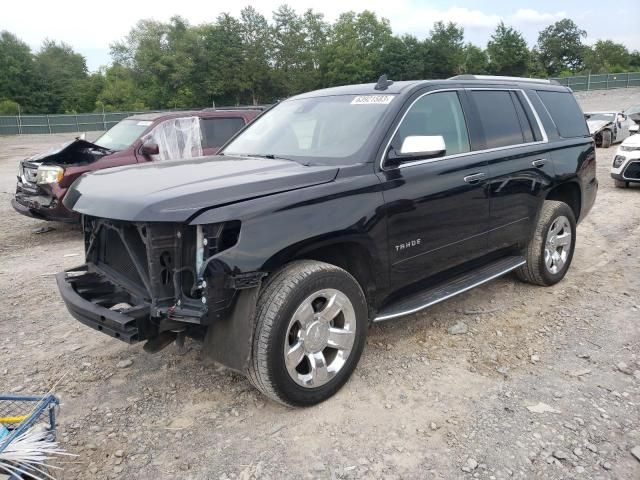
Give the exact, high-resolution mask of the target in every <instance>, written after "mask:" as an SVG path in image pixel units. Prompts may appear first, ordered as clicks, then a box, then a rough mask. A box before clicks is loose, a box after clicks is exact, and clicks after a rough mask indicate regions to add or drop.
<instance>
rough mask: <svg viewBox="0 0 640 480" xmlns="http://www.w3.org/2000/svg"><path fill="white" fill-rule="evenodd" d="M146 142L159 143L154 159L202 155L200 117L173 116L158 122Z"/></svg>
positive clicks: (145, 139) (187, 157)
mask: <svg viewBox="0 0 640 480" xmlns="http://www.w3.org/2000/svg"><path fill="white" fill-rule="evenodd" d="M143 141H144V142H153V143H155V144H157V145H158V150H159V152H160V153H158V155H153V157H152V160H154V161H165V160H185V159H189V158H196V157H201V156H202V136H201V132H200V119H199V118H198V117H184V118H171V119H169V120H165V121H164V122H162V123H160V124H158V125H157V126H156V127H155V128H154V129H153V130H151V132H149V134H148V135H145V138H144V139H143Z"/></svg>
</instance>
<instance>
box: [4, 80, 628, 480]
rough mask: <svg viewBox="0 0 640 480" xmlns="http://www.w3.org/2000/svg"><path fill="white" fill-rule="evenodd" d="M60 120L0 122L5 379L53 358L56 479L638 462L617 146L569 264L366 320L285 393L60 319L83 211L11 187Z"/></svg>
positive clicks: (516, 469) (348, 474)
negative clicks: (4, 125) (273, 393)
mask: <svg viewBox="0 0 640 480" xmlns="http://www.w3.org/2000/svg"><path fill="white" fill-rule="evenodd" d="M627 93H629V92H626V93H625V94H627ZM636 97H637V99H636V100H637V101H638V100H640V94H636ZM627 100H628V99H624V102H625V103H624V104H623V105H620V106H624V105H625V104H627V103H626V102H627ZM581 101H582V102H585V100H584V99H583V98H581ZM589 101H592V103H593V104H594V106H591V105H585V108H587V109H591V108H599V109H602V108H617V107H618V105H611V103H613V101H612V100H611V98H608V99H605V100H603V99H602V98H600V97H598V98H597V99H595V100H593V99H591V100H589ZM618 101H619V102H620V103H622V102H623V100H618ZM598 102H599V103H598ZM607 102H608V103H607ZM596 103H597V104H598V105H599V106H595V104H596ZM629 103H630V102H629ZM67 137H68V136H67ZM67 137H65V136H28V137H22V138H17V137H11V138H0V391H2V392H12V391H13V392H17V391H20V392H21V393H38V392H44V391H46V390H47V388H48V386H50V385H51V384H52V383H53V382H55V381H56V380H58V379H60V378H61V377H63V376H64V377H63V378H62V380H61V381H60V383H59V385H58V386H57V388H56V393H57V395H59V397H60V399H61V408H60V413H59V433H60V436H59V438H60V440H61V443H62V445H63V446H64V447H66V448H67V449H68V450H69V451H71V452H73V453H75V454H77V455H78V456H77V457H75V458H72V459H71V460H68V461H66V462H64V463H62V464H61V466H63V467H64V471H63V472H61V473H58V477H59V478H63V479H88V478H96V479H106V478H109V479H113V478H123V479H131V478H136V479H153V480H160V479H172V478H180V479H194V480H195V479H216V480H217V479H250V478H274V479H283V478H287V479H288V478H292V479H298V478H319V479H334V478H335V479H339V478H384V479H396V478H429V479H451V478H482V479H494V478H495V479H500V478H553V479H556V478H566V479H568V478H580V479H583V478H603V479H614V478H615V479H638V478H640V458H638V459H637V458H635V457H634V456H633V454H632V453H631V450H632V449H633V447H638V446H640V322H639V311H640V299H639V292H640V242H638V238H640V237H639V235H640V188H639V187H636V188H630V189H615V188H614V187H613V182H612V180H611V179H610V178H609V165H610V163H611V160H612V158H613V155H614V152H615V147H612V148H610V149H607V150H602V149H599V150H598V162H599V163H598V177H599V180H600V191H599V193H598V199H597V202H596V205H595V207H594V209H593V210H592V212H591V214H590V215H589V216H588V217H587V219H586V220H585V221H584V222H583V223H582V224H581V225H580V226H579V228H578V240H577V244H576V253H575V257H574V260H573V265H572V267H571V270H570V271H569V274H568V276H567V277H566V279H565V280H564V281H562V282H561V283H559V284H558V285H556V286H554V287H551V288H539V287H534V286H531V285H527V284H523V283H519V282H518V281H517V280H516V279H515V278H513V277H511V276H508V277H504V278H501V279H498V280H496V281H493V282H491V283H490V284H487V285H485V286H482V287H479V288H476V289H474V290H472V291H470V292H467V293H465V294H463V295H460V296H458V297H455V298H453V299H451V300H448V301H446V302H443V303H441V304H439V305H436V306H435V307H433V308H430V309H428V310H427V311H425V312H423V313H420V314H416V315H413V316H410V317H407V318H404V319H400V320H394V321H390V322H388V323H384V324H378V325H375V326H374V327H373V328H372V329H371V330H370V332H369V337H368V341H367V346H366V348H365V351H364V354H363V356H362V359H361V361H360V364H359V366H358V368H357V369H356V371H355V374H354V375H353V377H352V379H351V380H350V381H349V382H348V383H347V384H346V385H345V387H344V388H343V389H342V390H341V391H340V392H339V393H338V394H337V395H336V396H335V397H333V398H332V399H330V400H328V401H327V402H325V403H323V404H321V405H319V406H316V407H313V408H307V409H298V410H294V409H288V408H285V407H283V406H280V405H277V404H275V403H273V402H271V401H268V400H266V399H265V398H264V397H262V396H261V395H260V394H258V393H257V392H256V391H255V390H254V389H253V388H252V387H251V386H250V385H249V383H248V382H247V381H246V380H245V379H244V378H242V377H240V376H237V375H235V374H233V373H229V372H228V371H225V370H223V369H221V368H219V367H217V366H215V365H211V364H205V363H204V362H203V361H202V359H201V355H200V348H199V346H198V344H196V343H193V342H192V343H188V344H187V347H188V351H187V352H186V353H184V354H180V352H178V350H177V348H176V347H175V346H171V347H169V348H167V349H165V350H164V351H162V352H161V353H159V354H156V355H148V354H146V353H144V352H143V350H142V346H140V345H135V346H128V345H126V344H124V343H122V342H120V341H118V340H115V339H112V338H110V337H107V336H106V335H103V334H100V333H98V332H96V331H94V330H91V329H89V328H87V327H84V326H82V325H81V324H79V323H78V322H77V321H75V320H73V319H72V318H71V316H70V315H69V314H68V313H67V311H66V309H65V307H64V305H63V303H62V301H61V300H60V298H59V296H58V293H57V290H56V286H55V281H54V278H53V274H54V273H56V272H58V271H60V270H63V269H65V268H69V267H72V266H75V265H77V264H80V263H82V258H83V257H82V253H83V250H82V239H81V236H80V231H79V229H78V228H77V227H73V226H66V225H62V224H48V223H45V222H42V221H38V220H32V219H29V218H26V217H23V216H21V215H18V214H17V213H15V212H14V211H13V210H12V209H11V207H10V205H9V200H10V198H11V196H12V193H13V189H14V184H15V170H16V164H17V161H18V160H19V159H20V158H24V157H26V156H28V155H30V154H32V153H35V152H39V151H42V150H43V149H44V148H46V147H48V146H50V145H55V144H56V143H59V142H60V141H62V139H64V138H67ZM44 225H51V226H52V227H54V228H55V230H53V231H50V232H47V233H41V234H36V233H34V230H35V229H37V228H38V227H41V226H44ZM458 322H464V324H465V325H466V326H467V327H468V331H467V333H464V334H458V335H452V334H450V333H449V332H448V328H449V327H451V326H452V325H454V324H456V323H458Z"/></svg>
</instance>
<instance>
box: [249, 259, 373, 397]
mask: <svg viewBox="0 0 640 480" xmlns="http://www.w3.org/2000/svg"><path fill="white" fill-rule="evenodd" d="M367 312H368V309H367V302H366V298H365V296H364V293H363V292H362V288H360V285H359V284H358V282H357V281H356V280H355V279H354V278H353V277H352V276H351V275H350V274H349V273H348V272H346V271H345V270H343V269H341V268H339V267H336V266H335V265H330V264H328V263H323V262H317V261H311V260H300V261H295V262H292V263H289V264H287V265H285V266H284V267H283V268H281V269H280V270H278V271H277V272H275V273H274V274H273V275H272V276H271V278H270V279H269V280H268V281H267V282H266V284H265V286H264V288H263V290H262V292H261V293H260V296H259V298H258V303H257V308H256V330H255V333H254V340H253V350H252V358H251V361H250V366H249V372H248V378H249V381H250V382H251V383H252V384H253V385H254V386H255V387H256V388H257V389H258V390H260V391H261V392H262V393H264V394H265V395H266V396H268V397H270V398H271V399H273V400H275V401H278V402H280V403H283V404H285V405H291V406H308V405H313V404H316V403H319V402H322V401H324V400H326V399H328V398H329V397H331V396H332V395H333V394H335V393H336V392H337V391H338V390H339V389H340V388H341V387H342V386H343V385H344V384H345V382H346V381H347V380H348V379H349V377H350V376H351V373H352V372H353V370H354V369H355V367H356V365H357V363H358V360H359V359H360V355H361V353H362V349H363V348H364V343H365V338H366V333H367V324H368V313H367Z"/></svg>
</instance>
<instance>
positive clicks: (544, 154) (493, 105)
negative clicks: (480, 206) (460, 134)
mask: <svg viewBox="0 0 640 480" xmlns="http://www.w3.org/2000/svg"><path fill="white" fill-rule="evenodd" d="M469 97H470V99H471V100H472V102H473V106H474V108H475V109H477V110H476V111H477V112H478V116H479V122H478V126H479V128H481V129H482V131H483V135H484V143H485V145H487V147H489V148H493V149H494V150H489V151H484V152H481V153H479V154H478V155H479V156H480V157H482V158H483V159H484V160H486V161H487V163H488V165H489V168H488V170H489V175H490V179H489V181H488V191H489V204H490V218H489V228H490V230H489V235H488V243H489V250H490V251H495V250H499V249H502V248H505V247H511V246H515V245H523V244H525V243H526V242H527V241H528V239H529V237H530V234H531V231H532V225H533V222H534V221H535V220H536V216H537V212H538V209H539V207H540V203H541V202H542V195H543V192H544V191H545V189H546V188H547V186H548V185H549V184H550V183H551V182H552V179H553V176H554V174H555V172H554V171H553V162H552V158H551V152H549V151H547V146H546V144H545V143H544V138H545V137H544V135H543V130H542V127H541V125H539V124H538V122H537V120H536V119H535V116H534V115H533V112H532V111H531V106H530V105H529V102H528V101H527V99H526V97H525V96H524V93H523V92H521V91H517V90H500V89H495V90H471V91H470V95H469Z"/></svg>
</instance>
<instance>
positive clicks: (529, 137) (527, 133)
mask: <svg viewBox="0 0 640 480" xmlns="http://www.w3.org/2000/svg"><path fill="white" fill-rule="evenodd" d="M511 99H512V100H513V104H514V105H515V107H516V111H517V112H518V118H520V127H521V128H522V134H523V136H524V141H525V142H533V129H532V128H531V122H530V121H529V117H527V114H526V113H524V107H523V106H522V103H520V98H518V96H517V95H516V94H515V93H512V94H511Z"/></svg>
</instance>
